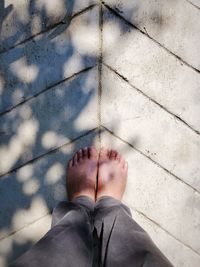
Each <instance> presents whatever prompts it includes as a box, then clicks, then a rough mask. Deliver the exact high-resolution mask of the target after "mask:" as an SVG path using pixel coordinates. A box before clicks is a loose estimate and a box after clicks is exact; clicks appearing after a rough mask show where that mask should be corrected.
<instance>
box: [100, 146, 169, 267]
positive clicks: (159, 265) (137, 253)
mask: <svg viewBox="0 0 200 267" xmlns="http://www.w3.org/2000/svg"><path fill="white" fill-rule="evenodd" d="M126 177H127V164H126V162H125V161H124V160H123V158H122V157H121V156H120V155H119V153H117V151H114V150H107V149H103V150H101V153H100V158H99V169H98V191H97V202H96V205H95V227H96V229H97V232H98V236H99V238H100V239H101V264H102V266H103V267H105V266H106V267H112V266H115V267H118V266H119V267H121V266H124V267H129V266H134V267H141V266H143V267H172V265H171V263H170V262H169V261H168V260H167V259H166V258H165V256H164V255H163V254H162V253H161V251H160V250H159V249H158V248H157V247H156V246H155V244H154V243H153V241H152V240H151V238H150V237H149V235H148V234H147V233H146V232H145V231H144V230H143V229H142V228H141V227H140V226H139V225H138V224H137V223H136V222H135V221H134V220H133V219H132V217H131V212H130V210H129V208H128V207H126V206H125V205H123V204H122V203H121V198H122V195H123V193H124V189H125V186H126Z"/></svg>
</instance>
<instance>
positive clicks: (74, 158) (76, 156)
mask: <svg viewBox="0 0 200 267" xmlns="http://www.w3.org/2000/svg"><path fill="white" fill-rule="evenodd" d="M77 164H78V154H77V153H76V154H75V155H74V157H73V165H77Z"/></svg>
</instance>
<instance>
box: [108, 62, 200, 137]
mask: <svg viewBox="0 0 200 267" xmlns="http://www.w3.org/2000/svg"><path fill="white" fill-rule="evenodd" d="M103 65H104V66H106V67H107V68H108V69H110V70H111V71H112V72H114V73H115V74H116V75H118V76H119V77H120V78H121V79H123V80H124V81H125V82H127V83H128V84H129V85H130V86H131V88H132V89H134V90H136V91H137V92H138V93H140V94H142V95H143V96H144V97H146V98H148V99H149V100H150V101H152V102H153V103H154V104H156V105H157V106H159V107H160V108H161V109H163V110H164V111H166V112H167V113H169V114H170V115H172V116H173V117H175V119H177V120H178V121H180V122H182V123H183V124H184V125H185V126H186V127H188V128H189V129H190V130H192V131H193V132H194V133H195V134H197V135H200V132H199V131H198V130H196V129H194V128H193V127H192V126H191V125H190V124H189V123H187V122H186V121H185V120H183V119H182V118H181V117H180V116H178V115H176V114H174V113H173V112H172V111H170V110H169V109H168V108H166V107H165V106H163V105H161V104H160V103H159V102H157V101H156V100H154V99H153V98H151V97H150V96H148V95H146V94H145V93H144V92H143V91H142V90H141V89H139V88H137V87H136V86H134V85H133V84H131V82H130V81H129V80H128V78H126V77H124V76H123V75H122V74H120V73H119V72H118V71H117V70H115V69H113V68H112V67H111V66H109V65H107V64H106V63H104V62H103Z"/></svg>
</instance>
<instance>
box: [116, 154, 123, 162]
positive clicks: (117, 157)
mask: <svg viewBox="0 0 200 267" xmlns="http://www.w3.org/2000/svg"><path fill="white" fill-rule="evenodd" d="M121 158H122V157H121V155H120V154H119V153H118V152H117V156H116V160H117V161H118V162H121Z"/></svg>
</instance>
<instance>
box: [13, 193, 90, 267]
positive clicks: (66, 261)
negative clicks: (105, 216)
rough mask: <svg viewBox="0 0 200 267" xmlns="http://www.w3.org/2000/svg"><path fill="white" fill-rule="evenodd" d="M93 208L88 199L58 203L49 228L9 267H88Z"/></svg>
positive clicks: (82, 198)
mask: <svg viewBox="0 0 200 267" xmlns="http://www.w3.org/2000/svg"><path fill="white" fill-rule="evenodd" d="M93 209H94V204H93V203H92V201H90V200H89V198H87V197H80V198H77V199H76V200H75V201H74V202H62V203H60V204H59V205H58V207H57V208H56V209H55V210H54V212H53V220H52V229H51V230H50V231H49V232H48V233H47V234H46V235H45V236H44V237H43V238H42V239H41V240H40V241H39V242H38V243H37V244H35V245H34V246H33V247H32V248H31V249H30V250H29V251H28V252H26V253H25V254H24V255H22V256H21V257H20V258H19V259H18V260H16V261H15V262H14V263H13V264H11V265H10V267H38V266H40V267H55V266H59V267H68V266H69V267H78V266H81V267H91V266H92V260H93V236H92V231H93V229H92V227H93V226H92V223H91V220H92V217H91V213H92V212H93Z"/></svg>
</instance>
